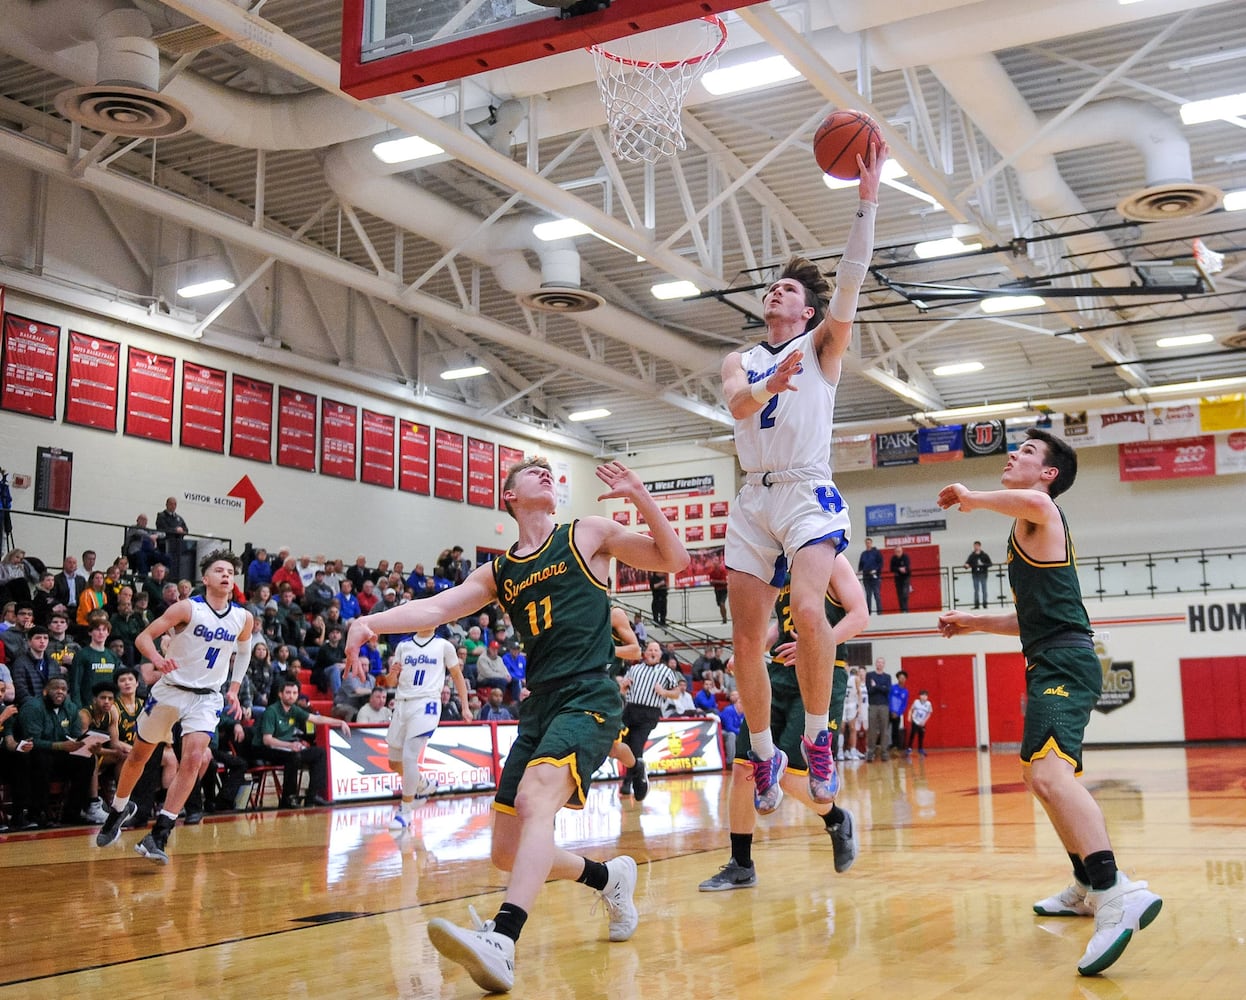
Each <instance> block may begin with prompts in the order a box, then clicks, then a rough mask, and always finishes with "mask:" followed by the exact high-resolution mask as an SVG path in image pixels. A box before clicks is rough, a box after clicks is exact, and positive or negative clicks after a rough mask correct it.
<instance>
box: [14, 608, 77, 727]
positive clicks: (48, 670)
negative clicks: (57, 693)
mask: <svg viewBox="0 0 1246 1000" xmlns="http://www.w3.org/2000/svg"><path fill="white" fill-rule="evenodd" d="M49 641H50V636H49V634H48V630H47V629H46V628H44V627H43V626H41V625H36V626H34V627H33V628H32V629H31V630H30V635H29V637H28V638H27V640H26V648H25V649H24V650H22V652H20V653H18V654H17V659H15V660H13V661H12V662H11V663H10V664H9V673H10V674H11V675H12V684H13V690H12V692H10V693H11V694H12V695H13V698H14V701H15V702H16V703H17V707H18V708H21V706H22V705H24V704H25V703H26V702H27V701H29V700H30V699H31V698H38V697H39V696H40V694H42V692H43V688H44V685H45V684H47V682H48V681H49V680H51V679H52V678H53V677H61V678H64V679H65V680H66V681H68V678H69V671H68V670H67V669H66V668H65V667H63V666H61V665H60V664H59V663H57V661H56V660H54V659H52V657H50V656H49V655H48V642H49Z"/></svg>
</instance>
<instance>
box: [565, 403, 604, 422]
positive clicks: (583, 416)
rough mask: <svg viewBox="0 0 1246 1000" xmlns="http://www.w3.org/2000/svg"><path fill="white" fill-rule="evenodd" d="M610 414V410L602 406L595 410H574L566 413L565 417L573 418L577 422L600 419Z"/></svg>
mask: <svg viewBox="0 0 1246 1000" xmlns="http://www.w3.org/2000/svg"><path fill="white" fill-rule="evenodd" d="M608 416H610V411H609V410H607V409H605V408H604V407H598V408H597V409H595V410H576V411H575V413H568V414H567V419H568V420H574V421H575V422H576V423H577V424H578V423H580V422H581V421H583V420H600V419H601V418H602V417H608Z"/></svg>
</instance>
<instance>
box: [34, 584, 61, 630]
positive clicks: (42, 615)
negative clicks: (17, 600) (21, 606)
mask: <svg viewBox="0 0 1246 1000" xmlns="http://www.w3.org/2000/svg"><path fill="white" fill-rule="evenodd" d="M30 600H31V603H32V604H33V605H34V609H35V624H36V625H46V624H47V623H48V619H49V618H51V617H52V609H53V608H54V607H56V605H57V603H58V602H57V600H56V577H55V576H54V575H53V574H51V573H49V572H48V571H47V570H44V572H43V574H42V575H41V576H40V577H39V582H38V583H37V584H36V585H35V592H34V594H33V595H31V598H30Z"/></svg>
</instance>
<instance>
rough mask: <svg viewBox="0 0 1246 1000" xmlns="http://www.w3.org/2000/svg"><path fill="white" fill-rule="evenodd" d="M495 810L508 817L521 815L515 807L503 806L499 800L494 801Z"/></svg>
mask: <svg viewBox="0 0 1246 1000" xmlns="http://www.w3.org/2000/svg"><path fill="white" fill-rule="evenodd" d="M493 808H494V809H495V810H496V811H497V812H500V813H505V814H506V815H507V816H518V815H519V813H518V812H517V811H516V810H515V807H514V806H504V805H502V803H501V802H499V801H497V799H494V800H493Z"/></svg>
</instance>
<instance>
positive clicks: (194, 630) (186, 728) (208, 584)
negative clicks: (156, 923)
mask: <svg viewBox="0 0 1246 1000" xmlns="http://www.w3.org/2000/svg"><path fill="white" fill-rule="evenodd" d="M199 568H200V569H201V570H202V571H203V585H204V590H205V594H204V596H202V597H188V598H186V599H185V600H181V601H177V602H176V603H174V604H172V605H170V606H169V608H168V610H166V611H165V613H164V614H162V615H161V616H160V617H159V618H157V619H156V620H155V621H154V622H152V623H151V624H150V625H148V626H147V628H145V629H143V631H142V632H141V633H140V634H139V636H138V637H137V638H136V639H135V640H134V648H135V649H137V650H138V651H139V653H140V654H142V657H143V659H144V660H145V661H147V662H149V663H150V664H151V667H152V669H153V670H154V672H155V674H156V675H158V679H157V680H156V681H155V683H154V684H152V687H151V692H150V694H148V696H147V703H146V704H145V705H144V706H143V710H142V712H141V714H140V715H139V719H138V727H137V733H138V736H137V738H136V739H135V741H134V749H133V750H132V751H130V755H129V756H128V757H126V759H125V764H123V765H122V767H121V774H120V775H119V777H118V778H117V793H116V795H115V796H114V797H113V802H112V808H111V809H110V810H109V811H108V818H107V819H106V820H105V821H104V825H103V826H102V827H100V831H99V833H97V834H96V836H95V844H96V846H97V847H107V846H108V845H109V844H111V843H113V841H115V840H116V839H117V837H119V836H120V835H121V827H122V825H123V824H124V823H125V822H126V820H128V819H130V818H131V817H132V816H133V815H134V814H135V812H137V806H136V805H135V803H133V802H131V801H130V793H131V792H132V791H133V790H134V786H135V785H136V784H137V783H138V779H139V778H140V777H141V776H142V774H143V767H144V766H145V765H146V763H147V759H148V758H149V757H150V756H151V755H152V753H153V752H154V751H155V749H156V747H158V746H159V745H160V744H161V743H172V742H173V726H174V724H175V723H176V722H179V721H180V722H181V723H182V756H181V760H179V761H178V764H177V774H176V775H175V776H174V778H173V783H172V784H171V785H170V786H169V790H168V793H167V794H166V796H165V800H164V807H163V808H162V809H161V810H160V812H159V814H157V816H156V823H155V826H153V827H152V829H151V832H150V833H148V834H147V836H145V837H144V838H143V839H142V840H141V841H139V843H138V844H137V845H136V846H135V848H134V849H135V850H136V851H137V852H138V853H139V854H141V855H142V856H143V857H145V858H149V859H151V860H152V861H155V862H157V863H159V864H162V865H167V864H168V863H169V855H168V854H167V853H166V852H165V847H166V846H167V844H168V842H169V834H170V833H171V832H172V831H173V825H174V824H175V823H176V822H177V814H178V813H179V812H180V811H181V809H182V806H184V805H185V804H186V800H187V798H189V797H190V793H191V791H192V790H193V789H194V787H195V782H196V781H197V780H198V777H199V772H200V771H201V770H202V769H203V768H204V767H206V766H207V765H208V763H209V762H210V761H211V760H212V748H211V746H210V745H209V744H210V741H211V739H212V735H213V733H215V732H216V724H217V722H218V721H219V719H220V715H221V707H222V706H223V705H224V706H226V707H228V709H229V713H230V715H232V716H233V717H234V718H240V717H241V714H242V710H241V708H240V707H239V705H238V688H239V686H240V685H241V683H242V678H243V675H244V674H245V673H246V672H247V667H248V666H249V665H250V663H251V625H252V622H253V619H252V618H251V613H250V612H249V611H247V609H246V608H244V607H242V606H241V605H240V604H235V603H234V602H233V593H234V577H235V576H236V575H237V574H238V573H240V572H242V563H241V562H240V561H239V559H238V557H237V556H236V555H234V554H233V553H232V552H226V551H224V550H217V551H215V552H211V553H209V554H208V555H207V556H205V557H204V558H203V560H202V561H201V562H200V563H199ZM169 633H172V635H173V639H172V641H171V642H170V643H169V645H168V648H167V654H166V655H163V656H162V655H161V653H160V651H159V650H158V649H157V648H156V640H157V639H159V638H160V637H161V636H164V635H167V634H169ZM231 662H232V668H231ZM144 670H145V672H146V663H145V664H144ZM226 681H228V682H229V691H228V692H227V693H226V694H225V695H224V696H223V697H222V695H221V688H222V686H223V685H224V684H225V682H226Z"/></svg>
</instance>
